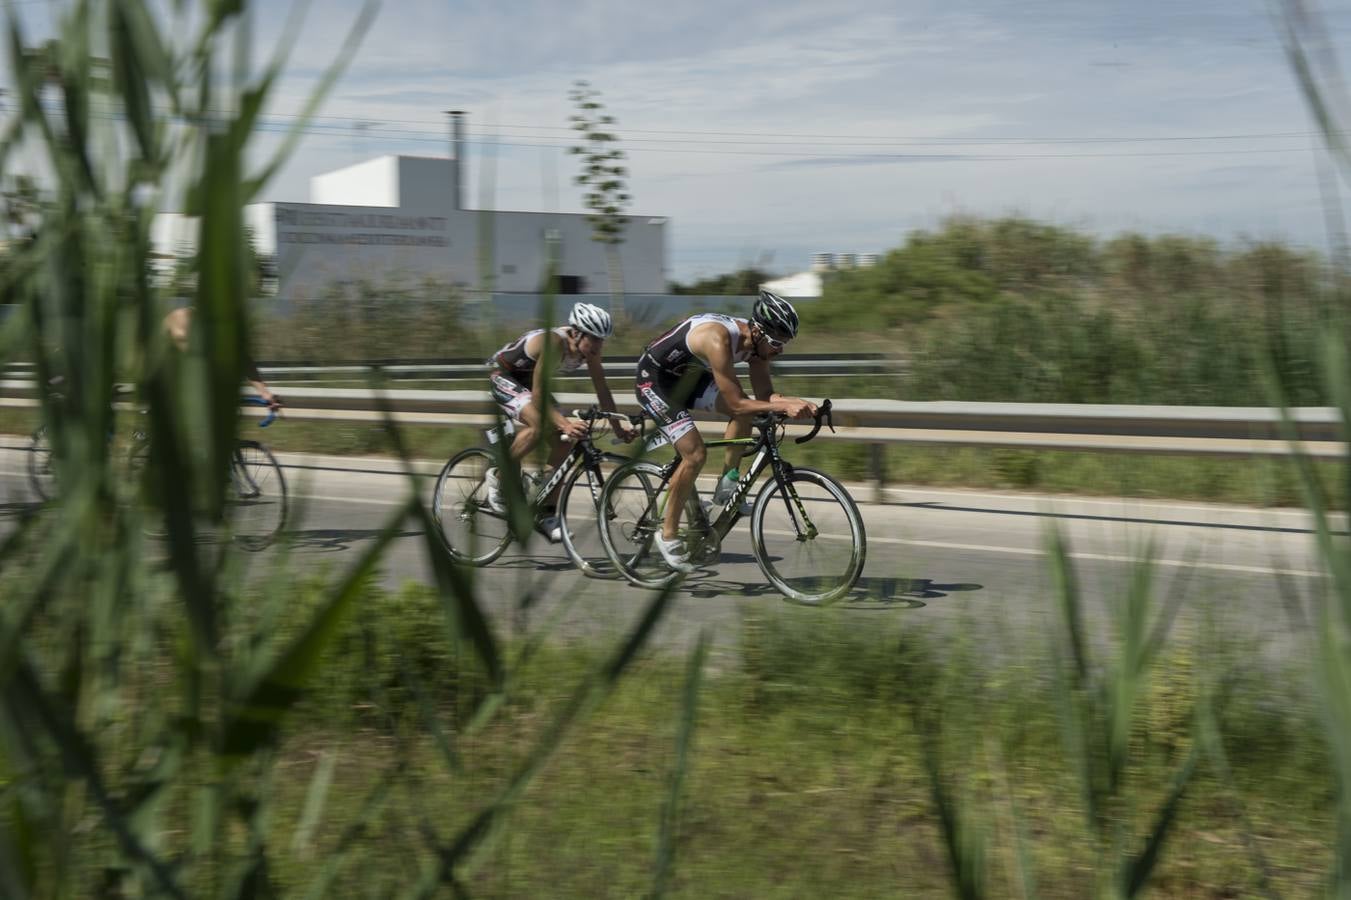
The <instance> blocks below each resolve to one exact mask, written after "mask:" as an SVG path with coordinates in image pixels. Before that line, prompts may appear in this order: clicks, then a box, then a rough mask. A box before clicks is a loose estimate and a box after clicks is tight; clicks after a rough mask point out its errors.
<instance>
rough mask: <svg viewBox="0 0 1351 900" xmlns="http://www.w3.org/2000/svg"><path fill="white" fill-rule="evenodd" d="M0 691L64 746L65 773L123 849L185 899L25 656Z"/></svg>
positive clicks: (165, 888)
mask: <svg viewBox="0 0 1351 900" xmlns="http://www.w3.org/2000/svg"><path fill="white" fill-rule="evenodd" d="M0 696H2V697H3V702H4V704H5V705H6V706H8V707H10V708H11V709H22V710H25V711H26V712H27V713H28V714H29V717H31V720H32V721H34V722H36V723H37V724H38V725H40V726H41V727H42V729H43V730H44V731H45V732H46V733H47V734H48V735H49V736H50V737H51V738H52V741H53V743H54V744H55V746H56V748H57V749H58V750H59V751H60V757H61V764H62V767H63V769H64V771H65V773H66V775H67V777H69V778H73V779H75V780H77V781H78V782H80V783H82V784H83V785H84V787H85V788H86V789H87V790H88V791H89V794H90V796H91V797H92V798H93V801H94V803H95V805H96V806H97V807H98V809H99V811H100V813H101V814H102V816H101V818H102V821H103V824H104V825H105V826H106V827H107V828H108V830H109V831H110V832H111V833H112V835H113V837H114V838H115V839H116V842H117V845H118V848H119V850H120V851H121V852H122V853H124V854H126V856H127V858H128V859H130V860H133V861H135V862H136V863H138V864H140V865H143V866H145V867H146V869H147V870H148V871H149V873H150V874H151V875H152V876H153V877H154V880H155V882H156V884H157V885H158V887H159V890H160V891H161V892H163V893H165V894H167V895H169V896H171V897H176V898H183V900H186V898H187V894H186V893H184V892H183V889H182V888H181V887H180V886H179V884H178V882H177V880H176V879H175V878H174V874H173V871H172V869H171V868H170V867H169V864H168V863H167V862H166V861H164V860H162V859H160V858H159V857H157V856H156V855H155V854H154V853H152V852H151V851H150V849H149V848H148V847H147V846H146V844H145V843H144V841H143V840H142V839H141V837H140V836H139V835H137V834H136V833H135V831H134V830H133V829H132V827H131V823H130V821H129V818H128V817H127V815H126V813H125V812H124V811H123V810H122V809H121V808H120V807H119V805H118V804H117V802H116V801H115V800H114V798H113V795H112V792H111V791H110V790H109V788H108V786H107V785H106V784H105V783H104V780H103V775H102V771H101V766H100V763H99V762H98V760H97V759H96V757H95V751H94V744H93V743H92V742H91V740H90V739H89V737H88V735H86V734H84V733H83V732H81V731H80V729H79V728H78V726H77V725H76V724H75V721H74V719H73V717H72V715H71V714H70V712H69V711H68V710H63V709H60V708H59V707H58V706H57V705H56V704H55V703H54V702H53V701H52V699H51V698H50V697H49V696H48V695H47V692H46V691H45V690H44V689H43V687H42V681H41V679H40V678H39V676H38V674H37V672H36V671H35V670H34V668H33V666H32V664H31V663H30V662H29V661H28V660H27V659H24V660H21V661H20V662H19V663H18V665H17V666H16V668H15V671H14V673H13V675H12V676H11V677H10V678H8V679H6V681H5V682H4V684H3V694H2V695H0Z"/></svg>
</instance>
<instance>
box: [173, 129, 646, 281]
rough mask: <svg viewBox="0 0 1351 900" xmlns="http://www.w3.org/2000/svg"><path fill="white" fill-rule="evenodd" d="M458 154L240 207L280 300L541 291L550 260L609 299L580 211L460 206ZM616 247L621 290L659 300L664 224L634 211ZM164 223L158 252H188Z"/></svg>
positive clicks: (321, 179)
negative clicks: (398, 291)
mask: <svg viewBox="0 0 1351 900" xmlns="http://www.w3.org/2000/svg"><path fill="white" fill-rule="evenodd" d="M456 135H457V137H456V141H455V149H456V157H457V158H452V159H435V158H425V157H411V156H381V157H378V158H376V159H372V160H368V161H366V162H362V163H358V164H356V165H353V166H348V167H347V168H344V169H339V170H337V171H335V172H329V173H327V174H324V175H319V176H316V177H315V178H312V179H311V180H310V202H309V203H258V204H253V205H251V206H249V207H247V208H246V210H245V216H246V222H247V224H248V225H249V226H250V227H251V228H252V229H253V233H254V241H255V244H256V246H257V249H258V251H259V252H260V253H263V254H265V255H268V256H272V257H274V258H275V260H276V275H277V296H278V299H279V300H282V301H292V300H304V299H314V298H318V297H321V296H323V295H324V294H325V293H326V292H327V291H329V290H331V289H332V288H333V287H334V286H342V285H350V284H355V283H366V284H374V285H390V286H393V285H398V284H403V285H410V286H411V285H416V284H420V283H422V282H425V281H427V280H432V281H434V282H436V283H442V284H448V285H455V286H457V287H459V288H461V289H463V290H465V291H475V290H483V291H485V292H497V293H513V292H519V293H539V292H541V291H542V290H543V289H544V287H545V277H546V275H547V272H548V265H549V259H550V256H551V255H553V256H555V257H556V258H557V261H558V267H557V273H558V275H559V282H558V285H559V291H560V292H561V293H567V294H580V293H605V292H608V291H609V290H610V270H609V264H608V260H607V252H606V247H605V245H603V244H601V243H598V242H597V241H594V240H592V237H591V235H592V225H591V223H590V222H589V221H588V220H587V217H586V215H585V214H566V213H538V212H497V211H493V212H484V211H480V210H475V209H466V208H464V203H463V199H462V198H463V197H464V195H465V184H464V177H463V169H462V167H461V165H460V161H461V160H462V159H463V148H464V141H463V137H462V129H461V127H460V122H459V120H457V121H456ZM628 218H629V222H628V225H627V226H626V228H625V232H624V240H623V242H622V243H620V244H619V245H618V253H619V262H620V269H621V272H622V277H623V287H624V291H625V292H626V293H639V294H662V293H666V292H667V289H668V288H667V285H668V280H667V269H666V227H665V226H666V219H665V218H664V217H652V216H636V215H630V216H629V217H628ZM192 226H193V223H191V222H190V221H188V220H186V219H184V218H183V217H181V216H174V215H164V216H161V217H160V219H159V220H158V221H157V223H156V230H155V235H154V240H155V243H156V249H157V250H158V251H159V252H160V254H162V256H170V255H184V254H191V253H192V252H193V246H194V244H195V238H196V235H195V228H193V227H192Z"/></svg>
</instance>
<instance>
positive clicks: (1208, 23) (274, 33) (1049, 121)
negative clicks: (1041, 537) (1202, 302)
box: [21, 0, 1351, 281]
mask: <svg viewBox="0 0 1351 900" xmlns="http://www.w3.org/2000/svg"><path fill="white" fill-rule="evenodd" d="M21 8H22V9H24V10H25V14H26V15H29V14H31V15H33V16H35V19H34V21H35V22H36V21H38V20H40V18H41V15H40V13H39V10H40V9H41V6H40V5H38V6H36V7H35V6H25V7H21ZM359 8H360V4H359V3H358V2H355V0H322V2H315V3H314V4H312V6H311V8H310V10H309V13H308V15H307V17H306V20H305V26H304V28H303V30H302V31H301V34H300V39H299V42H298V43H297V45H296V46H295V47H293V48H292V50H291V53H290V55H289V64H288V69H287V73H288V74H287V76H286V78H285V79H284V81H283V83H282V84H281V85H280V90H279V92H278V94H277V96H276V98H275V102H274V103H273V106H272V108H271V110H270V114H271V116H272V118H271V121H272V122H273V123H274V125H275V126H276V127H278V128H280V127H282V126H283V125H285V124H286V123H289V122H290V121H291V117H292V116H293V115H294V114H295V113H296V112H298V111H299V110H300V108H301V107H302V105H303V103H304V100H305V98H306V96H307V94H308V92H309V91H310V90H311V89H312V88H313V86H314V84H315V82H316V80H317V78H318V76H319V73H320V72H321V71H322V70H323V68H324V67H325V66H326V65H327V63H328V62H329V61H330V60H331V59H332V58H333V56H334V54H336V53H337V52H338V50H339V48H340V47H341V45H342V39H343V37H344V35H345V32H346V29H347V28H348V27H349V26H350V23H351V22H352V21H353V20H354V19H355V18H356V16H357V12H358V10H359ZM261 9H262V6H261V5H260V10H261ZM287 9H288V7H287V6H286V5H284V4H275V5H269V8H268V9H267V10H266V11H263V12H262V13H261V15H260V18H259V21H258V24H257V29H256V34H257V41H258V44H259V47H260V51H266V52H270V48H271V45H272V43H273V42H275V41H276V39H277V37H278V35H279V33H280V31H281V22H282V21H283V19H284V17H285V14H286V11H287ZM1328 21H1329V23H1330V27H1331V29H1332V30H1331V37H1332V39H1333V42H1334V43H1335V44H1337V45H1338V46H1343V45H1345V44H1347V42H1345V41H1344V40H1343V38H1345V37H1347V36H1351V21H1348V19H1347V18H1346V17H1345V16H1342V17H1339V18H1331V19H1329V20H1328ZM1348 49H1351V47H1348ZM266 52H260V60H261V59H262V58H265V56H266ZM578 78H584V79H587V80H589V81H590V82H591V83H592V84H593V85H594V86H595V87H596V88H598V89H599V90H600V91H601V92H602V99H603V100H604V102H605V103H606V106H607V108H608V110H609V111H610V112H611V114H613V115H614V116H615V117H616V119H617V120H618V124H617V126H616V131H617V133H618V134H619V135H620V136H621V138H623V140H622V142H621V146H622V147H623V149H625V150H626V151H627V152H628V153H629V164H630V168H631V176H630V180H629V185H630V188H631V193H632V194H633V195H634V197H635V201H634V204H633V212H634V213H635V214H637V215H642V216H668V217H669V218H670V224H669V226H668V233H669V238H670V246H669V251H668V259H669V264H670V268H671V275H672V277H674V278H676V279H679V280H683V281H688V280H691V279H693V278H695V277H699V276H702V275H713V274H719V273H722V272H726V271H730V270H732V269H735V268H737V267H739V266H742V265H747V264H753V263H755V264H762V265H765V266H767V267H768V268H770V269H771V270H775V271H780V272H791V271H797V270H799V269H801V268H805V266H806V265H807V263H808V260H809V257H810V254H811V253H813V252H816V251H837V252H882V251H885V250H887V249H889V248H891V247H894V246H897V245H898V244H900V243H901V242H902V241H903V240H904V237H905V235H906V233H907V232H909V231H911V230H913V229H916V228H928V227H934V226H936V225H937V224H939V223H940V222H941V221H942V220H943V218H944V217H946V216H949V215H952V214H954V213H972V214H979V215H1003V214H1010V213H1016V214H1022V215H1028V216H1032V217H1034V218H1037V219H1041V220H1045V221H1051V222H1056V223H1059V224H1063V225H1068V226H1073V227H1081V228H1083V229H1086V230H1088V231H1091V232H1094V233H1098V234H1103V235H1108V234H1113V233H1117V232H1119V231H1122V230H1138V231H1144V232H1149V233H1158V232H1165V231H1168V232H1180V233H1186V234H1205V235H1211V236H1213V237H1216V238H1218V239H1220V240H1222V241H1226V242H1229V241H1235V240H1240V239H1243V238H1259V239H1265V238H1281V239H1286V240H1291V241H1296V242H1301V243H1307V244H1310V245H1314V246H1319V247H1322V246H1325V243H1326V237H1325V234H1324V231H1323V228H1324V215H1323V208H1322V205H1321V201H1320V198H1319V192H1318V184H1317V180H1316V178H1315V168H1314V159H1315V153H1314V150H1313V149H1312V148H1314V147H1315V146H1317V143H1318V142H1317V139H1316V138H1315V137H1314V136H1313V134H1312V132H1313V129H1312V126H1311V123H1310V120H1309V119H1308V116H1307V113H1306V111H1305V108H1304V105H1303V103H1302V101H1301V99H1300V96H1299V93H1298V90H1297V89H1296V87H1295V83H1294V79H1293V77H1292V75H1291V74H1290V71H1289V69H1288V66H1287V64H1286V61H1285V57H1284V54H1283V51H1282V47H1281V42H1280V39H1279V34H1278V22H1277V20H1276V19H1275V18H1274V14H1273V7H1272V6H1270V5H1269V4H1267V3H1265V2H1256V0H1225V2H1217V0H1197V2H1192V3H1188V4H1179V3H1176V2H1161V0H1140V2H1129V3H1128V2H1113V3H1106V2H1098V0H1088V2H1060V0H1027V2H1023V3H1020V4H1012V3H1008V2H990V0H972V2H966V3H959V4H954V3H949V2H930V0H919V2H911V3H906V4H896V3H894V2H875V0H842V2H837V3H834V4H819V3H815V2H801V3H796V2H792V0H783V2H759V0H752V2H734V0H723V2H709V0H686V2H683V3H681V4H669V5H665V6H662V5H657V4H634V3H631V2H619V0H576V2H572V3H568V4H562V3H557V2H550V3H546V2H542V0H535V2H530V0H492V2H488V0H472V2H465V3H456V4H450V3H433V2H426V0H387V2H386V3H385V4H384V5H383V7H382V9H381V10H380V12H379V15H378V18H377V19H376V21H375V24H374V26H373V27H372V28H371V29H369V31H368V32H367V33H366V35H365V36H364V40H363V42H362V44H361V46H360V49H359V50H358V52H357V53H356V55H355V56H354V57H353V59H352V60H350V65H349V67H348V70H347V73H346V75H345V76H344V77H343V79H342V80H341V81H340V82H339V83H338V85H337V86H336V89H335V90H334V91H333V93H332V95H331V96H330V98H329V100H328V102H327V103H326V105H325V106H324V108H323V110H322V116H323V118H321V119H319V120H318V121H317V122H316V123H315V124H314V126H312V128H311V130H310V132H309V133H308V134H307V135H306V136H305V139H304V140H303V142H302V143H301V145H300V148H299V151H298V152H297V153H296V155H295V157H294V158H293V160H292V161H291V162H290V164H289V165H288V166H287V167H286V168H285V170H284V171H283V172H282V173H281V175H280V177H279V178H278V179H277V180H276V181H275V182H273V184H272V185H271V186H270V187H269V189H268V192H267V197H266V199H275V200H304V199H306V198H307V192H308V179H309V177H310V176H312V175H314V174H317V173H319V172H323V171H327V170H330V169H332V168H336V167H339V166H342V165H346V164H349V163H351V162H355V161H358V160H360V159H364V158H367V157H370V156H374V155H378V154H381V153H409V154H417V155H443V154H445V153H446V142H445V140H444V135H445V133H446V120H445V116H444V115H443V111H444V110H447V109H451V108H456V109H464V110H466V111H467V112H468V113H469V127H470V133H471V138H472V141H473V143H472V146H471V147H470V157H471V160H470V188H469V196H470V201H471V204H472V205H475V206H480V205H487V206H491V207H493V208H498V209H544V210H552V209H557V210H560V211H564V212H575V211H581V196H580V192H579V191H578V190H577V188H575V187H574V186H573V185H572V184H571V177H572V175H573V174H574V173H575V171H576V166H577V160H576V158H575V157H569V156H568V155H566V153H565V151H564V149H563V148H565V147H566V145H567V144H568V142H569V132H568V130H567V124H568V123H567V118H568V116H569V115H570V114H571V112H572V110H571V109H570V105H569V102H568V96H567V95H568V91H569V88H570V86H571V83H572V82H573V81H574V80H575V79H578ZM277 139H278V137H277V136H276V135H264V136H263V137H262V139H261V140H260V142H259V143H260V146H259V148H258V149H259V151H260V154H261V153H262V152H264V151H266V150H267V149H268V147H269V146H270V145H272V144H274V143H275V141H276V140H277ZM259 158H260V159H261V158H262V156H261V155H260V157H259Z"/></svg>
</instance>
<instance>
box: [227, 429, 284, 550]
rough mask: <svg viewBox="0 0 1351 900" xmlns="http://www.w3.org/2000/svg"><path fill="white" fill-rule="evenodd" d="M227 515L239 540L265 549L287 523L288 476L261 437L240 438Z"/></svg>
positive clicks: (250, 547)
mask: <svg viewBox="0 0 1351 900" xmlns="http://www.w3.org/2000/svg"><path fill="white" fill-rule="evenodd" d="M227 492H228V493H227V494H226V497H225V503H226V515H227V517H228V521H229V524H230V531H231V533H232V534H233V535H234V539H235V541H236V542H237V543H238V544H239V545H240V546H241V547H243V548H244V549H245V550H262V549H263V548H264V547H266V546H268V545H269V544H271V543H272V542H273V541H274V540H276V538H277V535H278V534H279V533H280V532H281V530H282V527H283V526H284V525H285V524H286V479H285V478H284V477H283V476H282V473H281V466H279V465H278V464H277V460H276V458H275V457H274V456H273V455H272V451H271V450H269V449H267V447H266V446H264V445H263V444H260V443H258V442H257V441H240V442H239V443H238V444H237V445H236V447H235V453H234V458H233V459H232V460H231V461H230V483H229V485H228V486H227Z"/></svg>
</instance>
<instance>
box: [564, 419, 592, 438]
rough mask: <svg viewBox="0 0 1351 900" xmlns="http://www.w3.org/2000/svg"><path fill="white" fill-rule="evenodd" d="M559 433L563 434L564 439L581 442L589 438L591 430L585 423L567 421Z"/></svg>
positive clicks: (572, 420) (575, 420)
mask: <svg viewBox="0 0 1351 900" xmlns="http://www.w3.org/2000/svg"><path fill="white" fill-rule="evenodd" d="M559 431H561V432H563V437H565V438H567V439H568V440H570V441H580V440H581V439H582V438H584V437H586V436H587V434H588V433H589V432H590V431H591V429H590V427H588V426H587V424H586V423H585V422H580V421H578V420H577V419H566V420H564V422H563V424H562V425H560V426H559Z"/></svg>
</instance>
